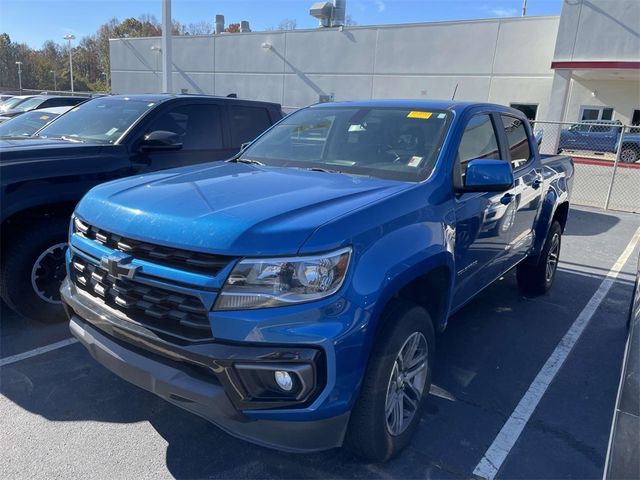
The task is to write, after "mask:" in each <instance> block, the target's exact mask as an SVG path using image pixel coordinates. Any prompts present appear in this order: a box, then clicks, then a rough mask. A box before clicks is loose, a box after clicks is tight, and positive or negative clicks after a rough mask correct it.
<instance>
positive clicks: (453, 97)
mask: <svg viewBox="0 0 640 480" xmlns="http://www.w3.org/2000/svg"><path fill="white" fill-rule="evenodd" d="M457 91H458V84H457V83H456V88H454V89H453V95H451V100H455V99H456V92H457Z"/></svg>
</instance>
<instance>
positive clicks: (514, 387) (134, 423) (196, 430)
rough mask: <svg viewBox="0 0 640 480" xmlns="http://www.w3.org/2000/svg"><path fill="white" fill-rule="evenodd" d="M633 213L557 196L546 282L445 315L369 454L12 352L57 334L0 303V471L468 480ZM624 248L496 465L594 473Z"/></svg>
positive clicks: (627, 283)
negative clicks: (394, 446)
mask: <svg viewBox="0 0 640 480" xmlns="http://www.w3.org/2000/svg"><path fill="white" fill-rule="evenodd" d="M639 227H640V217H639V216H638V215H634V214H624V213H614V212H602V211H598V210H592V209H587V208H576V209H573V210H572V212H571V214H570V219H569V224H568V227H567V230H566V232H565V236H564V244H563V250H562V254H561V260H562V261H561V265H560V268H559V271H558V276H557V278H556V283H555V285H554V287H553V289H552V291H551V292H550V293H549V294H548V295H545V296H543V297H539V298H535V299H527V298H524V297H523V296H522V294H521V293H520V292H519V290H518V289H517V287H516V281H515V275H514V274H513V273H512V274H509V275H506V276H505V277H504V278H503V279H502V280H501V281H499V282H497V283H495V284H494V285H492V286H491V287H489V288H488V289H487V290H486V291H485V292H483V293H482V294H480V295H479V296H478V298H477V299H476V300H474V301H473V302H472V303H471V304H469V305H468V306H467V307H465V308H464V309H463V310H462V311H461V312H459V313H458V314H456V315H455V316H454V317H453V318H451V320H450V323H449V328H448V329H447V331H446V332H445V333H443V334H442V335H440V336H439V338H438V343H437V347H438V353H437V363H436V371H435V372H434V383H435V385H436V386H437V388H435V389H433V390H432V392H433V393H434V394H433V395H431V396H430V400H429V407H428V411H427V413H426V414H425V416H424V418H423V419H422V422H421V428H420V430H419V431H418V433H417V435H416V436H415V438H414V439H413V442H412V444H411V446H410V448H408V449H407V450H406V451H404V452H403V453H402V454H401V455H400V456H399V457H398V458H396V459H394V460H392V461H391V462H389V463H387V464H384V465H369V464H363V463H361V462H360V461H358V460H357V459H355V458H353V457H351V456H350V455H349V454H347V453H346V452H343V451H341V450H334V451H328V452H323V453H317V454H307V455H295V454H285V453H280V452H275V451H272V450H268V449H265V448H262V447H258V446H254V445H250V444H248V443H245V442H243V441H240V440H236V439H234V438H233V437H230V436H229V435H227V434H225V433H223V432H221V431H220V430H218V429H217V428H216V427H214V426H213V425H211V424H208V423H207V422H205V421H203V420H201V419H200V418H198V417H196V416H193V415H191V414H189V413H186V412H184V411H182V410H180V409H178V408H176V407H173V406H171V405H169V404H168V403H165V402H164V401H162V400H160V399H157V398H155V397H154V396H152V395H151V394H148V393H146V392H144V391H142V390H140V389H138V388H137V387H134V386H131V385H129V384H128V383H126V382H124V381H123V380H120V379H119V378H118V377H116V376H115V375H113V374H111V373H110V372H109V371H107V370H106V369H105V368H103V367H101V366H100V365H98V364H97V363H95V362H94V361H93V360H92V358H91V357H90V356H89V354H88V353H87V352H85V351H84V349H83V348H82V347H81V346H80V345H78V344H70V345H67V346H64V347H61V348H57V349H54V350H51V351H48V352H45V353H41V354H38V355H34V356H31V357H29V358H25V359H21V360H20V359H16V357H14V356H15V355H17V354H20V353H22V352H27V351H31V350H33V349H36V348H39V347H44V346H47V345H51V344H53V343H55V342H59V341H61V340H64V339H67V338H69V333H68V330H67V327H66V325H63V324H58V325H47V326H42V325H38V324H33V323H30V322H28V321H26V320H24V319H21V318H19V317H17V316H16V315H14V314H13V313H11V312H10V311H9V310H8V309H7V308H6V307H5V306H4V305H3V306H2V311H1V314H2V319H1V321H2V323H1V327H2V328H1V335H0V349H1V351H0V357H2V359H8V358H10V357H11V358H13V360H12V361H11V363H8V364H5V365H4V366H2V367H1V370H0V393H1V395H0V443H1V444H2V448H1V449H0V476H2V478H53V477H70V476H74V477H83V478H107V477H108V478H164V477H172V476H173V477H178V478H470V477H472V476H473V472H474V470H475V469H476V467H477V466H478V464H479V463H480V461H481V459H482V458H483V456H484V455H485V453H486V452H487V450H488V449H489V447H490V446H491V445H492V443H493V442H494V439H495V438H496V436H497V435H498V434H499V432H500V431H501V429H502V427H503V425H505V422H507V420H508V419H509V418H510V417H512V416H513V412H514V409H515V407H516V406H517V405H518V403H519V402H520V400H521V399H522V397H523V395H525V393H526V392H527V391H528V389H529V387H530V385H531V384H532V382H533V381H534V379H535V378H536V376H537V375H538V373H539V372H540V371H541V369H542V368H543V366H544V365H545V362H547V360H548V359H549V357H550V356H551V355H552V353H553V352H554V350H555V349H556V347H557V346H558V344H559V343H560V341H561V340H562V339H563V337H564V336H565V334H566V333H567V331H568V330H570V329H571V327H572V325H574V322H575V321H576V319H577V318H579V317H580V318H583V316H584V313H582V312H583V310H584V309H585V306H587V305H588V304H589V302H590V299H592V297H593V296H594V294H595V293H596V292H597V291H599V287H600V286H601V284H602V282H603V279H604V278H605V277H606V275H607V273H608V272H609V271H610V269H611V268H612V266H614V264H616V262H617V260H618V259H619V258H620V256H621V254H622V253H623V251H625V249H626V248H627V246H628V244H629V243H630V241H631V239H632V237H633V236H634V233H635V232H636V230H637V229H638V228H639ZM637 255H638V250H637V248H636V249H635V251H634V252H633V253H632V254H631V256H629V258H628V260H627V261H626V262H625V263H624V266H623V267H622V269H621V272H620V274H619V276H618V277H617V279H616V281H615V283H614V284H613V286H612V287H611V288H610V290H609V291H608V292H607V295H606V297H604V299H603V300H602V301H601V303H599V304H597V309H596V310H595V312H594V313H593V315H592V316H590V317H589V318H588V323H587V324H586V328H585V329H584V331H583V332H582V335H581V336H580V338H579V340H578V341H577V343H576V344H575V347H574V348H573V349H572V350H571V352H570V354H569V356H568V357H567V359H566V361H565V363H564V364H563V365H562V367H561V368H560V370H559V371H558V373H557V375H556V376H555V378H554V379H553V381H552V382H551V384H550V386H549V388H548V389H547V390H546V392H545V393H544V395H543V396H542V398H541V400H540V403H539V404H537V408H536V409H535V410H534V411H533V414H532V415H531V417H530V418H529V419H528V421H527V422H526V425H525V427H524V430H523V431H522V433H521V435H520V436H519V437H518V438H517V441H515V444H514V445H513V448H511V449H510V450H509V452H508V455H507V456H506V460H505V461H504V463H503V464H502V465H501V468H500V469H499V471H498V475H497V476H498V477H499V478H601V477H602V471H603V467H604V462H605V456H606V449H607V442H608V438H609V429H610V424H611V418H612V414H613V408H614V403H615V397H616V392H617V387H618V381H619V373H620V367H621V362H622V355H623V349H624V344H625V340H626V327H625V322H626V318H627V310H628V306H629V301H630V297H631V291H632V288H633V268H634V266H635V261H636V259H637ZM581 314H582V316H581ZM0 362H2V360H0ZM0 365H2V363H0Z"/></svg>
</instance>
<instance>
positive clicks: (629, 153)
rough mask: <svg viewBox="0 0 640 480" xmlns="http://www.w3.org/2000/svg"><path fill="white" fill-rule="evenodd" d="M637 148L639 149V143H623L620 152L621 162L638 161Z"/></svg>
mask: <svg viewBox="0 0 640 480" xmlns="http://www.w3.org/2000/svg"><path fill="white" fill-rule="evenodd" d="M638 150H640V145H624V146H623V147H622V151H621V152H620V160H621V161H622V163H636V162H637V161H638Z"/></svg>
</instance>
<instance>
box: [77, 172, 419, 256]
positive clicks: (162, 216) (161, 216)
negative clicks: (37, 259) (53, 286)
mask: <svg viewBox="0 0 640 480" xmlns="http://www.w3.org/2000/svg"><path fill="white" fill-rule="evenodd" d="M410 185H411V184H410V183H405V182H397V181H390V180H380V179H373V178H369V177H361V176H351V175H345V174H338V173H325V172H312V171H307V170H302V169H294V168H279V167H263V166H254V165H246V164H239V163H227V162H220V163H215V164H211V166H208V167H206V168H203V167H202V166H199V167H187V168H181V169H174V170H169V171H164V172H157V173H152V174H147V175H142V176H138V177H131V178H128V179H124V180H117V181H115V182H110V183H106V184H103V185H100V186H98V187H96V188H94V189H93V190H91V191H90V192H89V193H88V194H87V195H86V196H85V197H84V198H83V200H82V201H81V202H80V204H79V205H78V207H77V208H76V214H77V215H78V216H79V217H81V218H82V219H83V220H84V221H86V222H88V223H90V224H92V225H94V226H97V227H100V228H102V229H104V230H107V231H110V232H113V233H117V234H120V235H123V236H125V237H129V238H133V239H139V240H144V241H147V242H152V243H157V244H161V245H167V246H172V247H176V248H184V249H189V250H195V251H202V252H212V253H219V254H224V255H234V256H245V255H252V256H265V255H288V254H294V253H296V252H297V251H298V250H299V249H300V247H301V246H302V245H303V243H304V241H305V240H306V239H307V238H308V237H309V236H310V235H311V233H313V231H314V230H315V229H316V228H318V227H319V226H321V225H324V224H325V223H327V222H330V221H331V220H332V219H334V218H337V217H339V216H342V215H344V214H345V213H347V212H350V211H353V210H356V209H358V208H361V207H363V206H365V205H368V204H370V203H372V202H375V201H378V200H380V199H382V198H384V197H386V196H389V195H392V194H394V193H396V192H399V191H401V190H404V189H406V188H409V187H410ZM339 234H340V233H339V232H336V235H339Z"/></svg>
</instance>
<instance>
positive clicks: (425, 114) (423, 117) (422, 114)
mask: <svg viewBox="0 0 640 480" xmlns="http://www.w3.org/2000/svg"><path fill="white" fill-rule="evenodd" d="M431 115H433V114H432V113H431V112H416V111H413V112H409V115H407V118H419V119H421V120H427V119H429V118H431Z"/></svg>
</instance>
